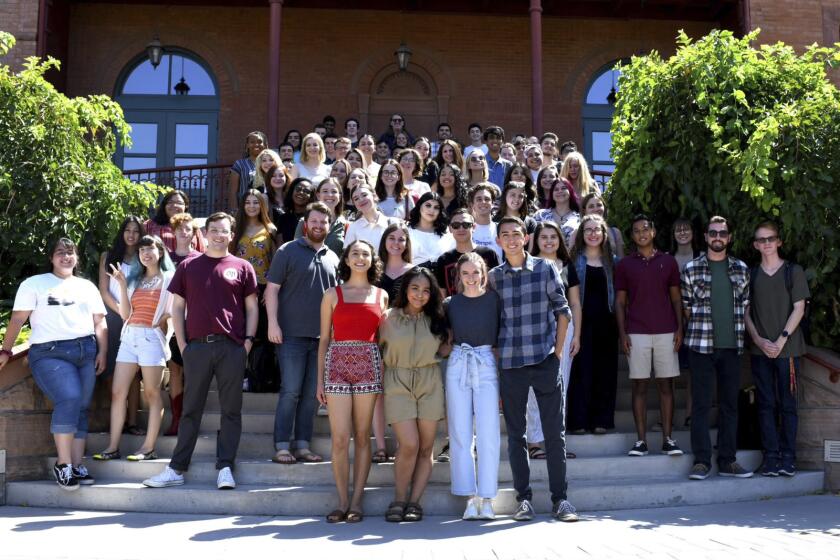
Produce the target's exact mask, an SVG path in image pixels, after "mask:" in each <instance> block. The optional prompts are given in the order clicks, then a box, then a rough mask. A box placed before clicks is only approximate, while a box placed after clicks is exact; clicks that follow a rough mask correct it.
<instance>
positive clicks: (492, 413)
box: [446, 344, 500, 498]
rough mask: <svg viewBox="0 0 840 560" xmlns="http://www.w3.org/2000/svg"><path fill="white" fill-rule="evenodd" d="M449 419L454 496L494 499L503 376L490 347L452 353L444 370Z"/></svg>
mask: <svg viewBox="0 0 840 560" xmlns="http://www.w3.org/2000/svg"><path fill="white" fill-rule="evenodd" d="M446 417H447V422H448V425H449V457H450V476H451V479H452V493H453V494H455V495H456V496H479V497H481V498H494V497H495V496H496V492H497V491H498V488H499V447H500V444H499V439H500V428H499V374H498V370H497V368H496V359H495V357H494V356H493V352H492V350H491V347H490V346H478V347H475V348H473V347H472V346H470V345H468V344H461V345H459V346H455V347H454V348H453V349H452V354H451V355H450V356H449V363H448V364H447V370H446ZM473 419H475V434H476V450H477V454H478V484H477V485H476V466H475V460H474V458H473V454H472V443H473Z"/></svg>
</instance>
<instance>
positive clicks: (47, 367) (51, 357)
mask: <svg viewBox="0 0 840 560" xmlns="http://www.w3.org/2000/svg"><path fill="white" fill-rule="evenodd" d="M95 361H96V339H95V338H94V337H93V335H91V336H85V337H82V338H75V339H72V340H58V341H55V342H43V343H40V344H33V345H32V346H30V347H29V369H31V370H32V377H33V378H34V379H35V383H37V384H38V387H40V388H41V390H42V391H43V392H44V394H46V395H47V397H49V399H50V400H51V401H52V402H53V413H52V420H51V421H50V432H51V433H53V434H76V436H75V437H76V439H84V438H85V437H87V432H88V407H89V406H90V400H91V398H92V397H93V388H94V385H95V384H96V365H95Z"/></svg>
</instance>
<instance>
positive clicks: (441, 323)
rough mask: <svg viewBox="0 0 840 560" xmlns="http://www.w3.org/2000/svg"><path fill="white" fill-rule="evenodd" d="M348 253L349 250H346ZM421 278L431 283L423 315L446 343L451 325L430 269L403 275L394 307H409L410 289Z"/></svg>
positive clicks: (421, 268)
mask: <svg viewBox="0 0 840 560" xmlns="http://www.w3.org/2000/svg"><path fill="white" fill-rule="evenodd" d="M346 253H347V250H346V249H345V254H346ZM419 276H422V277H424V278H425V279H426V280H428V281H429V301H428V302H427V303H426V305H425V306H423V313H425V314H426V317H428V318H429V330H431V331H432V334H433V335H435V336H436V337H438V338H439V339H440V341H441V342H446V340H447V339H448V336H449V323H448V322H447V320H446V314H445V313H444V311H443V298H441V296H440V286H439V285H438V282H437V280H436V279H435V275H434V274H432V272H431V271H430V270H429V269H428V268H425V267H422V266H415V267H414V268H412V269H411V270H409V271H408V272H406V273H405V274H403V277H402V283H401V284H400V291H399V292H398V293H397V301H396V302H395V303H394V307H399V308H400V309H404V308H405V307H407V306H408V287H409V286H410V285H411V283H412V282H413V281H414V279H415V278H417V277H419Z"/></svg>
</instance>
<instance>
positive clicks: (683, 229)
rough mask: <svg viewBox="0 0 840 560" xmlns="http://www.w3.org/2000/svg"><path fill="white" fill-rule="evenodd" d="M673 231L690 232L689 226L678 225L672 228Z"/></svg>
mask: <svg viewBox="0 0 840 560" xmlns="http://www.w3.org/2000/svg"><path fill="white" fill-rule="evenodd" d="M674 233H691V228H689V227H678V228H677V229H675V230H674Z"/></svg>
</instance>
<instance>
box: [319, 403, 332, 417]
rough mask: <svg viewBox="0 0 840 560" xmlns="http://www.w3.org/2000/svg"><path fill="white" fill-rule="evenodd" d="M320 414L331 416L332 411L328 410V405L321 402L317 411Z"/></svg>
mask: <svg viewBox="0 0 840 560" xmlns="http://www.w3.org/2000/svg"><path fill="white" fill-rule="evenodd" d="M316 414H317V415H318V416H329V415H330V413H329V412H328V411H327V405H325V404H319V405H318V412H316Z"/></svg>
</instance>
